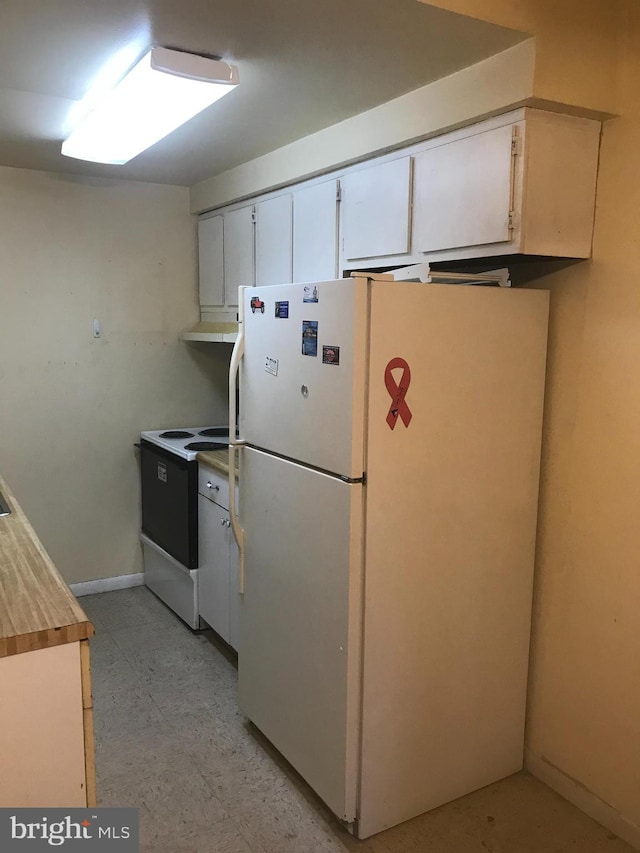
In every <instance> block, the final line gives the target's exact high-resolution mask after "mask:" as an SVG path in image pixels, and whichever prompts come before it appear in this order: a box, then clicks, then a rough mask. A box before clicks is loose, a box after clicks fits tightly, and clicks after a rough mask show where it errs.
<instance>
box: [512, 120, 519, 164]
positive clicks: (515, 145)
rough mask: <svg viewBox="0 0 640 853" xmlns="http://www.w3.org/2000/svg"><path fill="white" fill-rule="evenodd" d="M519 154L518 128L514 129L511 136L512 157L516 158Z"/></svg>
mask: <svg viewBox="0 0 640 853" xmlns="http://www.w3.org/2000/svg"><path fill="white" fill-rule="evenodd" d="M517 154H518V128H517V127H514V128H513V131H512V134H511V156H512V157H515V156H516V155H517Z"/></svg>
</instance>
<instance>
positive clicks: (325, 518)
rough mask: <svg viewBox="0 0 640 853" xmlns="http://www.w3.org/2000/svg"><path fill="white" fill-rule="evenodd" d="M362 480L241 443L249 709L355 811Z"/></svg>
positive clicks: (242, 667)
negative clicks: (351, 481)
mask: <svg viewBox="0 0 640 853" xmlns="http://www.w3.org/2000/svg"><path fill="white" fill-rule="evenodd" d="M362 512H363V486H362V484H360V483H357V484H347V483H345V482H343V481H341V480H339V479H337V478H335V477H330V476H327V475H325V474H322V473H319V472H316V471H311V470H309V469H307V468H303V467H301V466H299V465H296V464H294V463H292V462H288V461H285V460H283V459H279V458H277V457H273V456H270V455H268V454H265V453H262V452H260V451H256V450H252V449H250V448H245V449H244V450H243V452H242V462H241V470H240V515H241V520H242V523H243V526H244V527H245V536H246V539H245V546H246V562H245V571H246V575H245V593H244V596H243V597H242V598H241V602H240V647H239V656H238V669H239V699H240V707H241V709H242V711H243V712H244V713H245V714H246V715H247V716H248V717H249V718H250V719H251V720H252V722H253V723H255V725H256V726H257V727H258V728H259V729H260V730H261V731H262V732H263V733H264V734H265V735H266V736H267V737H268V738H269V740H270V741H271V742H272V743H273V744H274V745H275V746H276V747H277V748H278V749H279V750H280V752H281V753H282V754H283V755H284V757H285V758H286V759H287V760H288V761H289V762H291V764H292V765H293V766H294V767H295V768H296V770H297V771H298V772H299V773H300V774H301V775H302V776H303V778H304V779H305V780H306V781H307V782H308V783H309V785H311V787H312V788H313V789H314V790H315V791H316V793H317V794H318V795H319V796H320V797H321V798H322V799H323V800H324V801H325V803H326V804H327V805H328V806H329V808H330V809H331V810H332V811H333V812H334V813H335V814H336V815H337V816H338V817H339V818H340V819H341V820H344V821H347V822H352V821H353V820H354V819H355V805H356V784H357V755H358V743H359V708H360V674H359V673H360V655H361V648H360V647H361V598H362V537H363V533H362V526H363V525H362Z"/></svg>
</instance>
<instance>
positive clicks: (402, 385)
mask: <svg viewBox="0 0 640 853" xmlns="http://www.w3.org/2000/svg"><path fill="white" fill-rule="evenodd" d="M394 370H402V373H401V374H400V375H399V378H398V379H396V377H395V376H394V374H393V371H394ZM396 376H398V374H396ZM384 384H385V388H386V389H387V391H388V392H389V396H390V397H391V405H390V406H389V411H388V412H387V418H386V420H387V424H388V426H389V429H395V426H396V424H397V423H398V418H400V420H401V421H402V423H403V424H404V425H405V427H408V426H409V423H410V422H411V418H412V417H413V415H412V413H411V409H410V408H409V406H408V405H407V401H406V400H405V397H406V396H407V391H408V390H409V385H410V384H411V368H410V367H409V365H408V363H407V362H406V361H405V360H404V358H399V357H396V358H392V359H391V361H390V362H389V363H388V364H387V366H386V367H385V369H384Z"/></svg>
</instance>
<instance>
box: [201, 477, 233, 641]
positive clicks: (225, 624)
mask: <svg viewBox="0 0 640 853" xmlns="http://www.w3.org/2000/svg"><path fill="white" fill-rule="evenodd" d="M198 529H199V534H198V535H199V542H198V549H199V553H200V567H199V578H198V583H199V588H198V599H199V611H200V616H201V617H202V618H203V619H204V620H205V622H207V623H208V624H209V625H210V626H211V627H212V628H213V630H214V631H216V633H218V634H219V635H220V636H221V637H222V639H223V640H224V641H225V642H227V643H229V645H230V646H231V647H232V648H234V649H237V647H238V547H237V545H236V542H235V539H234V538H233V532H232V530H231V522H230V520H229V508H228V487H227V479H226V477H225V476H224V475H223V474H220V473H219V472H217V471H214V470H213V469H212V468H207V467H205V466H203V465H200V470H199V494H198Z"/></svg>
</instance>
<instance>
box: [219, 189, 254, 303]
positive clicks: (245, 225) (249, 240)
mask: <svg viewBox="0 0 640 853" xmlns="http://www.w3.org/2000/svg"><path fill="white" fill-rule="evenodd" d="M223 242H224V251H223V256H224V262H223V264H224V290H225V305H228V306H232V307H234V306H237V304H238V287H239V286H240V285H247V286H249V287H252V286H253V285H254V283H255V269H254V239H253V205H248V206H247V207H240V208H238V209H237V210H231V211H229V212H227V213H225V214H224V234H223Z"/></svg>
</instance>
